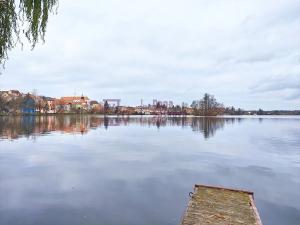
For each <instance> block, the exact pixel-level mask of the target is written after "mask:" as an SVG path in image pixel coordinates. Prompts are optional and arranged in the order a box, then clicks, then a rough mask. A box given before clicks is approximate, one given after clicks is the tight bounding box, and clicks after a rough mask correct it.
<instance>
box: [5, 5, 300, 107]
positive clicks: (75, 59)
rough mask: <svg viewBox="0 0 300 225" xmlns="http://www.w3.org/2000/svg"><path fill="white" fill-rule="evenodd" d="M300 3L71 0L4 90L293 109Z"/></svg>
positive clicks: (17, 60) (11, 71) (11, 66)
mask: <svg viewBox="0 0 300 225" xmlns="http://www.w3.org/2000/svg"><path fill="white" fill-rule="evenodd" d="M299 8H300V3H299V1H297V0H278V1H276V4H274V1H271V0H266V1H263V2H262V1H259V0H254V1H239V2H236V1H233V0H225V1H217V0H215V1H206V0H205V1H197V0H188V1H181V0H175V1H174V0H173V1H171V0H166V1H163V2H162V1H158V0H153V1H134V0H128V1H126V2H124V1H121V0H112V1H109V2H107V1H95V0H94V1H92V2H91V3H89V4H83V3H81V2H76V3H74V1H71V0H65V1H62V2H61V3H60V7H59V10H58V15H55V16H52V17H50V23H49V26H48V31H47V37H46V43H45V44H44V45H39V46H37V48H36V49H35V50H34V51H30V50H29V49H30V47H29V46H25V50H24V51H21V50H20V49H15V50H13V51H12V52H11V53H10V60H9V61H8V63H7V66H6V70H5V71H3V75H1V76H0V89H12V88H13V89H20V90H23V91H31V90H32V89H34V88H36V89H38V91H39V93H41V94H45V95H52V96H60V95H70V94H73V93H74V92H75V91H76V92H77V93H82V92H83V93H86V94H87V95H89V96H90V97H91V98H94V99H102V98H103V97H120V98H122V99H123V103H124V104H138V103H139V102H140V98H144V99H145V100H146V101H151V100H152V98H159V97H160V96H161V97H162V98H171V99H173V100H174V101H175V102H178V103H180V102H181V101H183V100H185V101H191V100H192V99H195V98H199V95H202V94H203V93H204V92H210V93H212V94H214V95H215V96H216V97H217V98H218V99H219V100H220V101H222V102H224V103H225V104H228V105H236V106H239V107H242V108H257V107H258V105H259V106H260V107H263V108H265V109H267V108H274V109H277V108H290V109H294V108H297V105H299V103H300V102H299V101H300V100H299V98H298V97H297V93H298V89H299V85H297V83H300V82H299V79H298V78H297V75H298V74H300V67H299V56H300V50H299V49H300V39H299V35H300V14H298V11H299ZM278 74H280V79H279V78H278ZM282 74H284V75H282ZM270 77H271V79H270ZM273 78H274V79H273ZM277 78H278V79H277ZM262 82H263V83H262ZM293 96H295V97H293Z"/></svg>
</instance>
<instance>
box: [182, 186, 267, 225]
mask: <svg viewBox="0 0 300 225" xmlns="http://www.w3.org/2000/svg"><path fill="white" fill-rule="evenodd" d="M181 225H262V222H261V220H260V217H259V214H258V211H257V209H256V207H255V204H254V199H253V193H252V192H249V191H243V190H235V189H226V188H222V187H214V186H205V185H195V189H194V193H193V195H192V197H191V199H190V201H189V203H188V207H187V210H186V212H185V214H184V216H183V218H182V221H181Z"/></svg>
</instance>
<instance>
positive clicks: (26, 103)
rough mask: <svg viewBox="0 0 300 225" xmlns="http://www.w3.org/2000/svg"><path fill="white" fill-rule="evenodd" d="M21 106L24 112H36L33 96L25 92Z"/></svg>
mask: <svg viewBox="0 0 300 225" xmlns="http://www.w3.org/2000/svg"><path fill="white" fill-rule="evenodd" d="M21 106H22V109H21V111H22V113H24V114H35V113H36V104H35V101H34V98H33V97H32V96H31V95H30V94H27V95H26V96H25V98H24V100H23V102H22V104H21Z"/></svg>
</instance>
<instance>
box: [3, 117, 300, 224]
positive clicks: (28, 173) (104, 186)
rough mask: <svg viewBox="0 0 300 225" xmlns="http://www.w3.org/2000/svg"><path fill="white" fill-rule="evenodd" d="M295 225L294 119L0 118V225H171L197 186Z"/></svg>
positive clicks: (299, 147)
mask: <svg viewBox="0 0 300 225" xmlns="http://www.w3.org/2000/svg"><path fill="white" fill-rule="evenodd" d="M196 183H199V184H209V185H221V186H228V187H233V188H242V189H249V190H252V191H254V192H255V201H256V205H257V207H258V210H259V212H260V215H261V218H262V220H263V223H264V225H299V224H300V191H299V190H300V117H273V118H268V117H265V118H257V117H252V118H211V119H204V118H192V117H190V118H178V117H177V118H171V117H169V118H164V117H163V118H161V117H130V118H128V117H119V118H116V117H107V118H104V117H101V116H60V117H54V116H49V117H0V225H54V224H55V225H83V224H90V225H96V224H97V225H99V224H103V225H177V224H178V223H179V221H180V218H181V216H182V214H183V212H184V210H185V208H186V205H187V202H188V200H189V197H188V193H189V192H190V191H192V190H193V186H194V184H196Z"/></svg>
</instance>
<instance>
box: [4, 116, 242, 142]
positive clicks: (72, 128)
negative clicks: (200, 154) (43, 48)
mask: <svg viewBox="0 0 300 225" xmlns="http://www.w3.org/2000/svg"><path fill="white" fill-rule="evenodd" d="M240 121H241V118H213V117H211V118H199V117H103V116H87V115H79V116H37V117H35V116H23V117H0V138H2V139H18V138H20V137H27V138H29V137H36V136H40V135H46V134H49V133H51V132H55V131H60V132H63V133H70V134H76V133H80V134H86V133H87V132H89V131H90V130H92V129H96V128H101V127H104V128H105V129H109V127H112V126H128V125H129V124H135V125H140V126H149V127H157V129H160V128H162V127H166V126H177V127H182V128H185V127H190V128H191V129H192V131H194V132H197V133H201V134H203V136H204V138H210V137H212V136H214V135H215V133H216V131H217V130H219V129H222V128H223V127H224V126H225V125H226V124H234V123H235V122H240Z"/></svg>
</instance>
